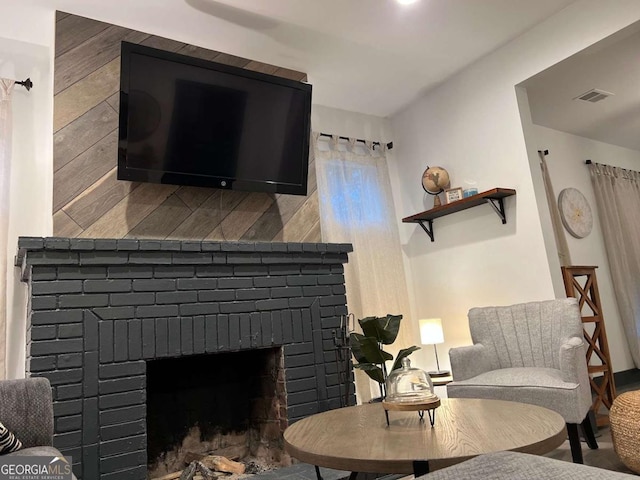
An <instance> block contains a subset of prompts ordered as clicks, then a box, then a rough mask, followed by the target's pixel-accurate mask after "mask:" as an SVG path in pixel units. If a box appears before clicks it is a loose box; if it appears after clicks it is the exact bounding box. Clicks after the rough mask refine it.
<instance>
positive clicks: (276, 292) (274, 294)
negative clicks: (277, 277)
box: [271, 287, 302, 298]
mask: <svg viewBox="0 0 640 480" xmlns="http://www.w3.org/2000/svg"><path fill="white" fill-rule="evenodd" d="M301 296H302V287H283V288H272V289H271V298H290V297H301Z"/></svg>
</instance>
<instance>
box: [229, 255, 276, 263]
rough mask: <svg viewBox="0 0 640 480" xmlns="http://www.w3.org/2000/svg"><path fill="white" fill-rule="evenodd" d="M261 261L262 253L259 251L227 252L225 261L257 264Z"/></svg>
mask: <svg viewBox="0 0 640 480" xmlns="http://www.w3.org/2000/svg"><path fill="white" fill-rule="evenodd" d="M266 255H268V254H266ZM261 261H262V254H260V253H244V252H243V253H227V263H229V264H233V265H238V264H244V265H246V264H259V263H261Z"/></svg>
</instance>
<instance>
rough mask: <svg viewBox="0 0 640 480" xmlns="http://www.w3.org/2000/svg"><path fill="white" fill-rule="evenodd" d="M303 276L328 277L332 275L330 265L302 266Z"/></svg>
mask: <svg viewBox="0 0 640 480" xmlns="http://www.w3.org/2000/svg"><path fill="white" fill-rule="evenodd" d="M300 273H302V274H303V275H328V274H330V273H331V266H330V265H302V268H301V271H300Z"/></svg>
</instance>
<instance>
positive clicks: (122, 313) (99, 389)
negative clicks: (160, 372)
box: [16, 237, 354, 480]
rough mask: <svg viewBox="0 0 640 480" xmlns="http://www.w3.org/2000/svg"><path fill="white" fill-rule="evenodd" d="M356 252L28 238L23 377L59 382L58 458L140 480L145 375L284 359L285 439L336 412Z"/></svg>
mask: <svg viewBox="0 0 640 480" xmlns="http://www.w3.org/2000/svg"><path fill="white" fill-rule="evenodd" d="M350 251H352V247H351V245H348V244H317V243H236V242H205V241H203V242H200V241H172V240H162V241H161V240H133V239H120V240H110V239H67V238H32V237H23V238H21V239H20V241H19V244H18V255H17V257H16V265H17V266H20V267H21V268H22V278H23V280H24V281H25V282H27V284H28V287H29V296H28V298H29V300H28V302H29V304H28V320H29V327H28V331H27V372H28V373H29V374H30V375H31V376H44V377H47V378H48V379H49V380H50V381H51V384H52V386H53V398H54V415H55V436H54V444H55V446H57V447H58V448H60V450H62V451H63V453H64V454H66V455H72V456H73V462H74V472H75V473H76V475H77V476H78V478H81V479H84V480H93V479H101V480H112V479H113V480H115V479H117V480H142V479H145V478H146V476H147V440H148V439H147V404H146V400H147V391H146V386H147V362H150V361H159V360H162V359H168V358H178V357H189V356H197V355H206V356H209V355H220V354H225V355H226V354H229V353H230V352H243V351H248V350H255V349H279V350H278V351H280V352H281V356H280V358H281V363H282V367H283V377H284V379H283V380H284V382H283V383H284V391H285V392H286V395H285V396H286V402H284V403H286V405H282V410H283V415H282V416H283V417H284V418H282V419H278V422H279V423H278V425H279V427H278V428H279V429H280V430H279V431H280V432H281V431H282V429H283V428H284V427H286V425H287V424H288V423H291V422H294V421H296V420H298V419H300V418H304V417H305V416H308V415H310V414H313V413H317V412H321V411H325V410H328V409H332V408H337V407H339V406H341V402H342V401H343V400H342V397H343V396H344V385H343V384H342V382H341V378H342V377H341V372H339V370H338V365H337V364H336V357H335V349H334V342H333V335H334V332H335V331H336V330H337V329H339V328H340V325H341V323H340V316H341V315H345V314H346V313H347V308H346V296H345V287H344V275H343V274H344V268H343V264H344V263H345V262H346V261H347V254H348V253H349V252H350ZM350 392H351V393H352V394H353V386H352V385H351V387H350ZM349 402H350V403H354V397H353V395H351V396H350V398H349ZM267 430H268V429H267ZM271 430H272V429H271Z"/></svg>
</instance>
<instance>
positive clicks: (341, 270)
mask: <svg viewBox="0 0 640 480" xmlns="http://www.w3.org/2000/svg"><path fill="white" fill-rule="evenodd" d="M331 273H338V274H340V275H342V274H344V265H342V264H339V265H331Z"/></svg>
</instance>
